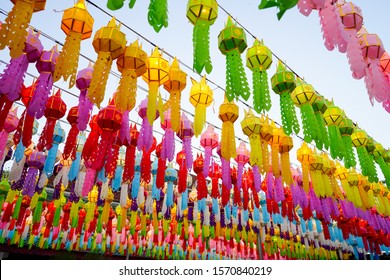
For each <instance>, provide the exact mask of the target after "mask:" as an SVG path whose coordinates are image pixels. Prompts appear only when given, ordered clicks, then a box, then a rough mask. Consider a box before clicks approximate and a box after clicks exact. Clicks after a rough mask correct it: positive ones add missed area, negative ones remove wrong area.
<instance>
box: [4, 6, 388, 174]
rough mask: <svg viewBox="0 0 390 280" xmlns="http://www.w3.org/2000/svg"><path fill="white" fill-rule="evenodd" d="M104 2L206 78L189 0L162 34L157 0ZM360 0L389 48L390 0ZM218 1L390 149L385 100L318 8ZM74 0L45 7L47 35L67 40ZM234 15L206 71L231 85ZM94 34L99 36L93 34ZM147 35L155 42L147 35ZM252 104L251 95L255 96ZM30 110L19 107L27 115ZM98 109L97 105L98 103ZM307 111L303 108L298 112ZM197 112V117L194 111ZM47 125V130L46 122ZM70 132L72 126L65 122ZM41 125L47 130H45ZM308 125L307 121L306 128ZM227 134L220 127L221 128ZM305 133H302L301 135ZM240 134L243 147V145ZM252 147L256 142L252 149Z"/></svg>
mask: <svg viewBox="0 0 390 280" xmlns="http://www.w3.org/2000/svg"><path fill="white" fill-rule="evenodd" d="M93 2H94V3H95V4H96V5H98V6H100V7H101V8H103V9H104V10H105V11H107V12H108V13H109V14H111V15H114V16H115V17H116V18H117V19H118V20H120V21H122V22H124V23H125V24H126V25H128V26H129V27H130V28H131V29H133V30H134V31H135V32H137V33H138V34H141V36H139V35H137V34H136V33H134V32H133V31H131V30H129V29H127V28H126V27H124V26H122V27H121V31H122V32H124V33H125V34H126V38H127V43H128V44H130V43H131V42H133V41H134V40H136V39H138V40H139V42H140V43H142V46H143V49H144V50H145V51H146V52H147V53H148V54H150V53H151V51H152V50H153V45H152V44H150V43H149V42H148V41H150V42H152V43H153V44H155V45H157V46H158V47H159V48H161V49H163V50H164V52H166V53H165V54H164V55H163V56H164V58H166V59H167V60H168V61H170V62H171V61H172V58H171V57H170V56H169V55H167V53H168V54H170V55H172V56H175V57H177V58H178V60H179V61H180V62H181V63H182V64H181V68H182V70H183V71H185V72H186V73H187V74H188V77H192V78H194V79H195V80H198V81H199V80H200V76H199V75H198V74H197V73H195V72H193V71H192V70H190V69H188V68H186V66H185V65H187V66H190V67H191V66H192V52H193V51H192V30H193V26H192V24H191V23H190V22H189V21H188V19H187V18H186V5H187V1H185V0H168V6H169V7H168V9H169V26H168V27H167V28H163V29H162V30H161V31H160V32H159V33H156V32H155V31H154V30H153V28H152V27H151V26H149V24H148V21H147V9H148V4H149V1H145V0H143V1H141V0H138V1H136V4H135V6H134V8H133V9H129V8H128V7H127V4H128V1H126V2H125V6H124V7H123V8H122V9H120V10H117V11H110V10H108V9H107V8H106V6H105V5H106V1H103V0H99V1H93ZM353 2H354V3H355V4H356V5H357V6H359V7H360V8H361V9H362V12H363V18H364V26H365V27H366V29H367V30H368V32H370V33H376V34H378V36H379V37H380V39H381V40H382V43H383V45H384V46H385V47H386V46H388V45H389V44H390V33H389V32H388V29H387V27H388V25H387V21H386V18H387V16H388V14H387V13H388V11H390V1H388V0H371V1H363V0H355V1H353ZM218 3H219V4H220V5H221V6H222V7H223V8H224V9H225V10H226V11H227V12H229V13H230V14H231V15H232V17H233V19H235V20H237V21H238V22H240V23H241V24H242V25H243V26H245V28H246V29H247V30H249V31H250V33H252V34H253V35H254V36H255V37H256V38H258V39H263V40H264V43H265V45H267V46H268V47H269V48H270V49H271V50H272V51H273V53H275V54H276V55H277V56H278V57H279V58H280V59H282V60H283V61H284V62H285V63H287V65H288V66H290V67H291V68H292V69H293V70H294V71H295V72H296V73H297V74H298V75H299V76H301V77H304V79H305V80H306V81H307V82H308V83H310V84H312V85H313V86H314V88H315V89H316V90H317V91H318V92H319V93H320V94H322V95H323V96H325V97H326V98H327V99H333V100H334V103H335V105H337V106H339V107H340V108H341V109H343V110H344V111H345V113H346V115H347V116H348V117H349V118H351V119H352V120H353V121H354V122H355V123H357V124H358V125H359V126H360V127H361V128H362V129H364V130H365V131H366V132H367V133H368V134H369V135H370V136H372V137H373V138H374V139H375V140H376V141H377V142H379V143H382V145H383V146H384V147H385V148H389V147H390V132H389V129H388V122H389V119H390V115H389V114H388V113H387V112H386V111H385V110H384V109H383V108H382V106H381V105H380V104H378V103H375V104H374V106H372V105H371V103H370V102H369V99H368V95H367V91H366V87H365V84H364V81H363V79H362V80H355V79H354V78H353V77H352V75H351V71H350V68H349V64H348V61H347V58H346V55H345V54H342V53H339V52H338V51H337V50H334V51H332V52H330V51H328V50H327V49H326V48H325V46H324V44H323V39H322V34H321V26H320V24H319V17H318V12H317V11H313V12H312V14H311V15H310V16H309V17H305V16H303V15H302V14H301V13H300V12H299V11H298V9H297V8H296V7H295V8H293V9H291V10H288V11H287V12H286V14H285V15H284V16H283V18H282V19H281V20H280V21H278V20H277V17H276V12H277V11H276V9H274V8H271V9H267V10H258V8H257V6H258V4H259V3H260V1H254V0H240V1H236V0H219V1H218ZM73 4H74V1H73V0H66V1H65V0H64V1H47V4H46V9H45V10H44V11H41V12H39V13H35V14H34V15H33V18H32V20H31V25H32V26H33V27H35V28H37V29H39V30H41V31H43V32H44V33H46V34H48V35H50V36H51V37H53V38H55V39H56V40H58V41H59V42H64V40H65V34H64V33H63V32H62V30H61V29H60V24H61V18H62V14H63V13H62V11H63V10H64V9H67V8H69V7H71V6H73ZM0 8H1V9H3V10H5V11H7V12H8V11H10V10H11V8H12V2H10V1H2V4H1V7H0ZM87 9H88V11H89V12H90V14H91V15H92V16H93V17H94V19H95V23H94V30H93V34H95V32H96V30H98V29H99V28H100V27H102V26H104V25H106V24H107V23H108V21H109V20H110V16H109V15H107V14H105V13H103V12H102V11H100V10H98V9H97V8H96V7H94V6H93V5H88V3H87ZM4 19H5V17H4V15H0V20H1V21H3V20H4ZM226 20H227V14H226V13H225V12H224V11H223V10H221V9H219V14H218V18H217V20H216V22H215V24H214V25H212V26H211V30H210V53H211V59H212V63H213V71H212V73H211V74H209V75H206V77H207V78H208V79H209V80H211V81H213V82H214V83H215V84H216V85H219V86H220V87H222V88H225V64H226V62H225V56H224V55H222V54H221V52H220V51H219V49H218V34H219V32H220V31H221V30H222V29H223V28H224V25H225V22H226ZM246 37H247V44H248V46H249V47H250V46H252V44H253V42H254V38H253V37H252V36H251V35H250V34H246ZM92 38H93V36H92ZM92 38H89V39H87V40H84V41H83V42H82V45H81V53H82V54H84V55H86V56H87V57H89V58H91V59H92V60H95V59H96V57H97V54H96V52H95V51H94V49H93V47H92ZM145 38H146V39H147V40H145ZM40 39H41V41H42V43H43V45H44V48H45V49H50V48H51V47H52V46H53V45H54V43H53V41H50V40H48V39H46V38H44V37H43V36H41V37H40ZM242 58H243V60H244V63H245V52H244V53H243V54H242ZM0 59H1V60H4V61H7V62H8V61H9V54H8V50H3V51H1V52H0ZM276 64H277V60H276V58H275V57H274V58H273V64H272V66H271V68H270V69H269V70H268V76H269V77H271V76H272V75H273V74H274V73H275V67H276ZM87 65H88V61H87V60H86V59H84V58H80V61H79V66H78V69H79V70H81V69H83V68H85V67H86V66H87ZM3 69H4V64H2V63H1V64H0V71H2V70H3ZM112 70H113V71H114V72H116V73H118V70H117V68H116V64H115V63H113V67H112ZM28 72H30V73H32V74H37V72H36V70H35V66H34V65H30V66H29V70H28ZM246 74H247V78H248V82H249V84H250V87H252V86H251V85H252V82H251V79H252V78H251V77H252V74H251V71H250V70H249V69H246ZM30 83H31V78H30V77H26V84H27V85H29V84H30ZM118 83H119V79H118V78H117V77H115V76H113V75H110V77H109V81H108V84H107V88H106V95H105V100H104V102H103V103H102V105H103V106H104V105H105V104H107V103H108V100H109V98H110V97H111V96H112V93H113V92H114V91H115V90H116V88H117V86H118ZM56 85H58V86H60V87H63V88H65V89H67V83H63V82H62V81H60V82H57V83H56ZM138 85H139V86H141V87H143V88H147V84H145V82H143V81H142V79H138ZM210 86H211V88H212V89H213V90H214V98H215V102H214V104H213V105H212V106H210V107H209V108H208V110H207V120H208V121H209V122H210V123H211V124H212V125H214V126H216V127H221V125H222V122H221V121H220V120H219V119H218V109H219V105H220V104H221V103H222V101H223V94H224V92H223V91H222V90H221V89H220V88H219V87H217V86H215V85H213V84H210ZM190 88H191V86H190V80H189V79H188V80H187V87H186V89H185V90H184V91H183V94H182V108H184V109H185V110H187V111H189V112H191V113H193V112H194V107H193V106H192V105H191V104H190V103H189V91H190ZM70 91H71V92H73V93H75V94H77V95H78V93H79V92H78V90H77V88H75V87H74V88H72V89H70ZM146 94H147V93H146V92H145V91H143V90H141V89H140V90H139V91H138V96H137V105H136V106H138V104H139V103H140V101H141V100H143V99H144V98H145V96H146ZM161 94H162V96H163V98H168V97H169V93H167V92H166V91H165V90H163V89H161ZM62 98H63V99H64V101H65V102H66V104H67V105H68V109H69V108H70V107H72V106H75V105H77V99H76V98H75V97H72V96H70V95H68V94H66V93H63V95H62ZM271 100H272V108H271V110H270V112H269V117H270V118H271V119H273V120H275V121H276V122H277V123H281V121H280V120H281V117H280V109H279V97H278V96H277V95H276V94H274V93H273V92H272V91H271ZM249 102H250V103H251V102H252V101H251V99H250V100H249ZM237 104H238V105H239V106H240V118H239V119H238V120H237V122H236V123H235V131H236V135H237V136H238V137H242V138H244V139H246V137H245V136H244V135H243V134H242V131H241V127H240V121H241V120H242V118H243V117H244V109H247V108H246V107H245V106H244V105H243V104H242V103H240V102H238V103H237ZM21 112H22V110H19V113H21ZM94 112H95V113H96V112H97V108H95V109H94ZM296 113H297V115H299V114H300V113H299V110H298V109H297V110H296ZM189 117H190V118H192V117H191V116H189ZM130 119H131V120H134V121H137V122H141V119H140V118H139V117H138V115H137V113H136V110H133V111H132V112H131V113H130ZM40 122H41V126H40V130H41V129H42V128H43V124H42V121H40ZM61 125H62V127H63V128H64V129H65V130H66V131H67V130H69V125H66V124H61ZM154 128H155V129H156V130H158V131H161V128H159V124H158V122H155V124H154ZM40 130H39V131H40ZM301 130H302V126H301ZM217 132H218V133H220V130H217ZM299 135H300V136H303V134H302V132H301V133H300V134H299ZM301 143H302V141H301V140H300V139H299V138H297V137H294V145H295V147H296V148H297V147H299V146H300V145H301ZM238 144H239V141H238V140H237V142H236V145H237V146H238ZM193 145H194V146H196V147H199V140H198V139H193ZM178 146H179V143H178V142H177V143H176V152H178V151H180V149H181V148H179V147H178ZM248 148H249V147H248ZM290 157H291V158H292V161H293V162H297V161H296V160H295V154H294V151H292V152H291V154H290ZM377 169H378V173H379V174H380V177H381V172H380V170H379V168H377Z"/></svg>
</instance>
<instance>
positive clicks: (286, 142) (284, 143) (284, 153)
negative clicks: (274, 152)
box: [279, 133, 294, 186]
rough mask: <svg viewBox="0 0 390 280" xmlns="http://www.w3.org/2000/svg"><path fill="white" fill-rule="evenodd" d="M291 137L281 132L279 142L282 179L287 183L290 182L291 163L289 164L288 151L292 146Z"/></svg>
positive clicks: (289, 183)
mask: <svg viewBox="0 0 390 280" xmlns="http://www.w3.org/2000/svg"><path fill="white" fill-rule="evenodd" d="M293 146H294V145H293V140H292V137H290V136H287V135H285V134H284V133H283V134H282V139H281V140H280V144H279V153H280V157H281V162H282V176H283V181H284V182H285V183H286V184H287V185H289V186H290V185H291V184H292V174H291V164H290V151H291V149H292V148H293Z"/></svg>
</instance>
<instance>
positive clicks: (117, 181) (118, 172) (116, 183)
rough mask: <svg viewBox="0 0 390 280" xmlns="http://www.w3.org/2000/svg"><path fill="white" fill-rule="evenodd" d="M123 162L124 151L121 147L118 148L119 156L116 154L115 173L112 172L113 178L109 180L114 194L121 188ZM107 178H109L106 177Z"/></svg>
mask: <svg viewBox="0 0 390 280" xmlns="http://www.w3.org/2000/svg"><path fill="white" fill-rule="evenodd" d="M125 160H126V150H125V148H124V146H121V147H120V148H119V154H118V158H117V163H116V167H115V172H114V175H113V178H112V180H111V186H112V189H113V191H114V192H117V191H119V190H120V188H121V184H122V178H123V168H124V166H125ZM107 177H109V176H108V175H107Z"/></svg>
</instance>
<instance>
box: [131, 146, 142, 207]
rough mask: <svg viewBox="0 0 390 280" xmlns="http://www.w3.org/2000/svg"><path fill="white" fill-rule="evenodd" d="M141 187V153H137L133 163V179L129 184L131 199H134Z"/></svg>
mask: <svg viewBox="0 0 390 280" xmlns="http://www.w3.org/2000/svg"><path fill="white" fill-rule="evenodd" d="M140 185H141V153H137V155H136V157H135V163H134V177H133V180H132V182H131V198H132V199H134V200H135V199H136V198H137V196H138V193H139V189H140Z"/></svg>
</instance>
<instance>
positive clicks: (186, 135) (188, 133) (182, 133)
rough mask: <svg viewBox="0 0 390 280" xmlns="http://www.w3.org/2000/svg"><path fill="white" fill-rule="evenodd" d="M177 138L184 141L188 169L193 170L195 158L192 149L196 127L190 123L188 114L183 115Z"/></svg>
mask: <svg viewBox="0 0 390 280" xmlns="http://www.w3.org/2000/svg"><path fill="white" fill-rule="evenodd" d="M177 136H178V137H179V138H180V139H181V140H182V141H183V151H184V152H185V154H186V164H187V168H188V169H191V167H192V162H193V161H194V160H193V157H192V148H191V138H192V136H194V127H193V123H192V121H190V120H189V119H188V118H187V116H186V114H184V113H183V114H182V115H181V121H180V130H179V132H178V133H177Z"/></svg>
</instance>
